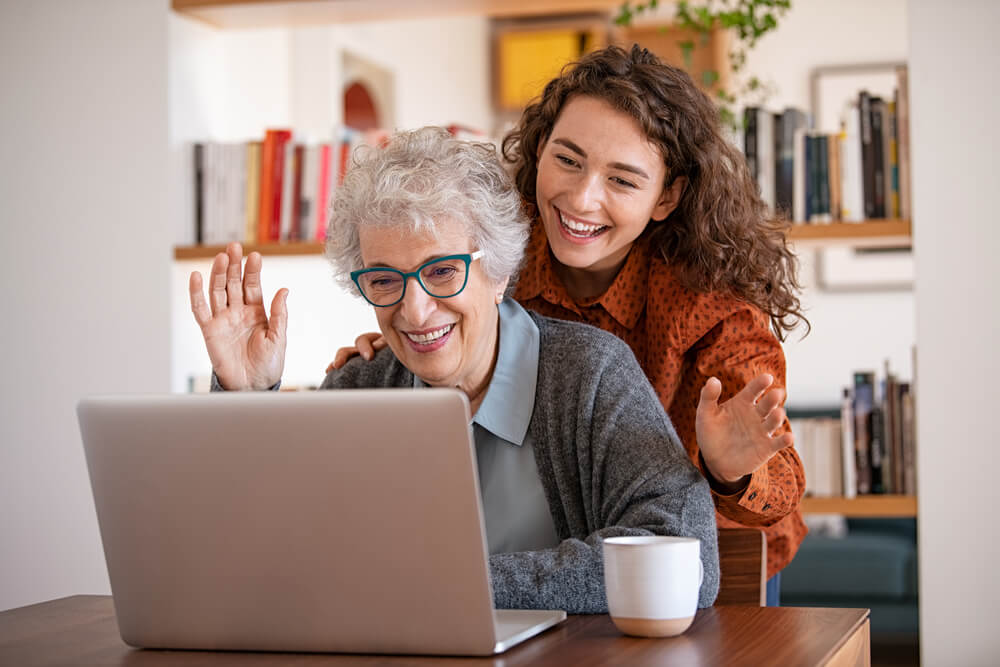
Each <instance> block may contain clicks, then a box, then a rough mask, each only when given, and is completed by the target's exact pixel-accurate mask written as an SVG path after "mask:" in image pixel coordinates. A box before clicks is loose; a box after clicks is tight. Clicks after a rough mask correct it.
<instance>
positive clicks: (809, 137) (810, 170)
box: [797, 132, 819, 222]
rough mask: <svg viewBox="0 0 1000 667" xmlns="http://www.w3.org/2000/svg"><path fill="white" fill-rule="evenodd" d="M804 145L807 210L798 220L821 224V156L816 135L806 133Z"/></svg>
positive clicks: (804, 193)
mask: <svg viewBox="0 0 1000 667" xmlns="http://www.w3.org/2000/svg"><path fill="white" fill-rule="evenodd" d="M803 142H804V143H803V144H802V160H803V164H802V168H803V172H804V173H805V178H804V186H803V187H804V188H805V191H804V192H803V195H802V197H803V199H804V201H805V208H804V209H803V211H802V216H801V217H799V218H797V219H798V220H802V221H803V222H819V155H818V150H817V149H818V146H817V145H816V135H815V134H813V133H812V132H806V135H805V137H804V139H803Z"/></svg>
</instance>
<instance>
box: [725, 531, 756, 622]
mask: <svg viewBox="0 0 1000 667" xmlns="http://www.w3.org/2000/svg"><path fill="white" fill-rule="evenodd" d="M719 570H720V572H721V575H722V577H721V580H720V581H719V597H718V598H716V600H715V604H717V605H724V604H725V605H744V606H748V605H749V606H755V607H763V606H765V604H766V602H767V538H766V537H765V535H764V531H762V530H758V529H756V528H719Z"/></svg>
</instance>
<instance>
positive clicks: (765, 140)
mask: <svg viewBox="0 0 1000 667" xmlns="http://www.w3.org/2000/svg"><path fill="white" fill-rule="evenodd" d="M774 119H775V114H773V113H771V112H770V111H767V110H766V109H761V110H760V111H759V112H758V113H757V184H758V185H759V186H760V196H761V199H763V200H764V203H765V204H767V206H768V208H769V209H771V210H772V211H773V210H775V196H774Z"/></svg>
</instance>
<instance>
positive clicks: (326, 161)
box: [313, 143, 333, 241]
mask: <svg viewBox="0 0 1000 667" xmlns="http://www.w3.org/2000/svg"><path fill="white" fill-rule="evenodd" d="M332 160H333V150H332V147H331V146H330V144H328V143H326V144H323V145H322V146H320V153H319V187H318V189H317V192H316V225H315V233H314V235H313V238H314V239H315V240H316V241H322V240H324V239H325V238H326V212H327V206H328V205H329V201H330V180H331V179H330V167H331V161H332Z"/></svg>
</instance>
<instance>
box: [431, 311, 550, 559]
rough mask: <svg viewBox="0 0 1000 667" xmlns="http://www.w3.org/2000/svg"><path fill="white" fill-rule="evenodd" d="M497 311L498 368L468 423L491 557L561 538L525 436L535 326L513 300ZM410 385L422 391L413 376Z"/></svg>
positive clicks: (534, 373) (534, 375) (531, 400)
mask: <svg viewBox="0 0 1000 667" xmlns="http://www.w3.org/2000/svg"><path fill="white" fill-rule="evenodd" d="M497 308H498V311H499V314H500V340H499V347H500V349H499V352H498V354H497V363H496V367H495V368H494V370H493V377H492V378H491V379H490V386H489V387H488V388H487V390H486V396H485V397H484V398H483V402H482V404H481V405H480V406H479V409H478V410H477V411H476V414H475V415H474V416H473V418H472V430H473V436H474V438H475V441H476V460H477V462H478V466H479V491H480V493H481V495H482V501H483V516H484V518H485V520H486V542H487V544H488V545H489V550H490V553H491V554H496V553H511V552H517V551H537V550H540V549H548V548H551V547H555V546H556V545H558V544H559V537H558V536H557V535H556V528H555V524H554V523H553V521H552V513H551V512H550V511H549V503H548V501H547V500H546V499H545V491H544V489H543V488H542V481H541V479H539V477H538V466H537V465H536V464H535V449H534V442H533V439H532V437H531V434H530V433H528V424H529V423H530V422H531V415H532V413H533V412H534V409H535V384H536V382H537V380H538V350H539V336H538V327H537V326H535V323H534V322H533V321H532V319H531V317H530V316H529V315H528V313H527V311H525V310H524V308H522V307H521V306H520V305H519V304H518V303H517V302H516V301H514V300H512V299H504V300H503V301H502V302H501V303H500V305H499V306H498V307H497ZM413 385H414V386H415V387H421V386H425V385H424V383H423V381H421V380H420V379H419V378H416V377H414V380H413Z"/></svg>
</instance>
